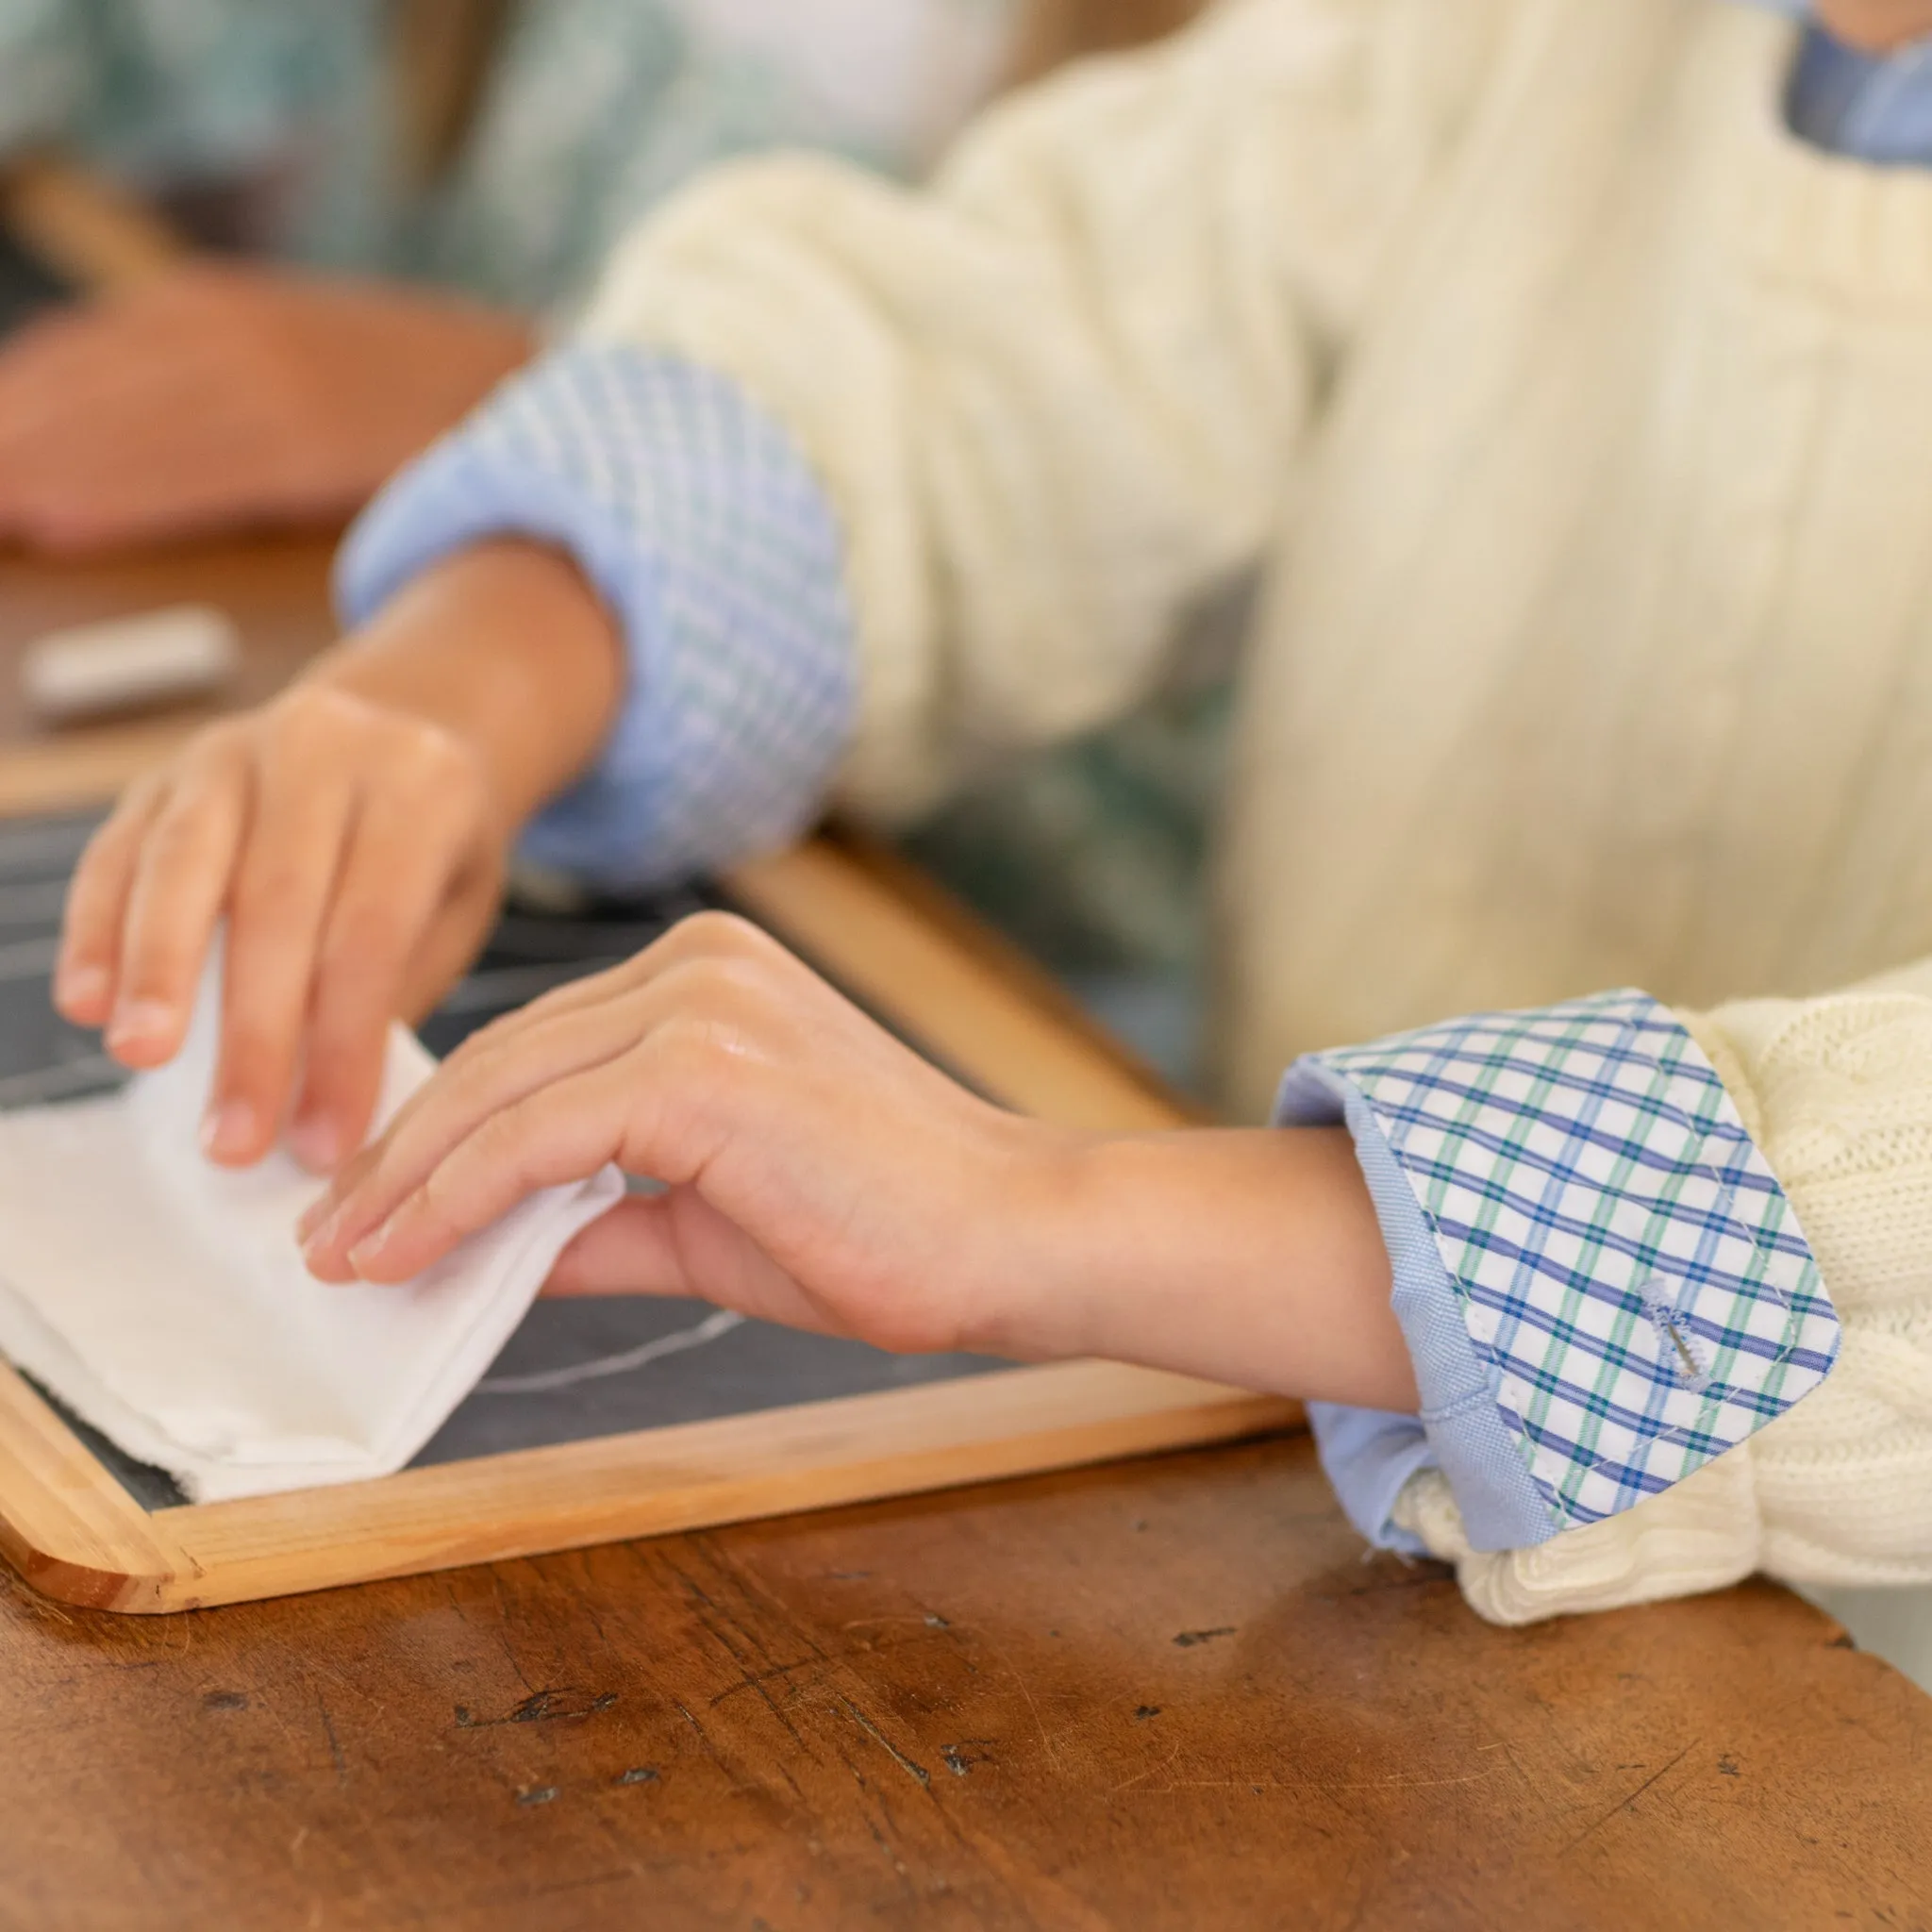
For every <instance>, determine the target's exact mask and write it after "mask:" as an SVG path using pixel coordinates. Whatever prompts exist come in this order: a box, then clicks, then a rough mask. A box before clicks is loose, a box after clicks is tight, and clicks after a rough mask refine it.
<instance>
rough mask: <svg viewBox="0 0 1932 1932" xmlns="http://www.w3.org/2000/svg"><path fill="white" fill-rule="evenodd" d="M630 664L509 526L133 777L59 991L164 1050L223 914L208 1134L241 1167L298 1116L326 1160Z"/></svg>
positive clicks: (76, 913) (73, 930)
mask: <svg viewBox="0 0 1932 1932" xmlns="http://www.w3.org/2000/svg"><path fill="white" fill-rule="evenodd" d="M622 667H623V656H622V652H621V651H620V649H619V647H618V642H617V637H616V633H615V630H614V628H613V626H612V624H611V621H610V619H609V616H608V613H607V612H606V611H605V610H604V608H603V607H602V605H601V604H600V603H599V602H598V600H597V598H596V596H595V595H594V593H593V592H592V591H591V588H590V586H589V585H588V584H587V583H585V581H584V580H583V578H582V577H581V576H580V575H578V573H577V571H576V569H575V566H573V565H572V564H571V563H570V562H569V561H567V560H566V559H565V558H562V557H560V556H558V554H556V553H555V552H553V551H549V550H545V549H542V548H541V547H538V546H535V545H531V544H527V543H522V542H516V541H508V540H506V541H498V542H491V543H485V544H479V545H478V546H477V547H476V548H475V549H474V550H469V551H465V552H462V553H460V554H459V555H458V556H456V557H453V558H449V559H447V560H446V561H445V562H443V563H441V564H439V565H437V566H436V567H435V568H434V569H432V570H430V571H427V572H425V574H424V575H422V576H420V577H418V578H416V579H415V580H414V581H413V582H412V583H411V584H410V585H409V586H408V588H407V589H406V590H405V591H402V592H401V593H400V594H399V595H398V596H397V597H396V599H395V600H394V601H393V602H392V603H391V605H389V606H388V607H387V608H385V609H384V610H383V611H382V612H381V614H380V615H379V616H377V618H376V619H375V621H374V623H372V624H371V625H369V626H368V627H367V629H365V630H364V631H362V632H361V633H359V634H358V636H357V637H355V638H353V639H351V640H350V641H347V642H345V643H344V644H342V645H340V646H339V647H338V648H337V649H336V650H335V651H334V652H332V653H331V654H329V656H328V657H327V658H325V659H324V660H323V661H322V662H321V663H320V664H319V665H318V667H317V669H316V670H315V672H314V673H312V674H311V675H310V676H309V677H308V679H307V680H306V681H305V682H304V683H303V684H301V685H298V686H297V687H296V688H295V689H294V690H293V691H290V692H289V693H288V694H287V695H286V696H284V697H282V698H280V699H278V700H277V701H276V702H275V703H274V704H272V705H270V706H268V707H267V708H265V709H263V710H260V711H257V712H254V713H251V714H249V715H247V716H243V717H240V718H236V719H233V720H230V721H228V722H226V723H224V724H217V725H214V726H212V727H211V728H210V729H208V731H205V732H203V733H202V734H201V736H200V737H198V738H197V739H195V740H194V741H192V743H191V744H190V746H189V747H188V749H187V750H186V751H184V752H183V753H182V754H181V755H180V756H179V757H177V758H175V759H174V760H173V762H172V763H170V764H168V765H167V766H165V767H164V768H163V769H162V770H161V771H159V772H158V773H157V774H153V775H152V776H150V777H148V778H147V779H145V780H142V782H140V783H139V784H137V785H136V786H135V788H134V789H133V790H132V791H130V792H129V793H128V794H127V796H126V797H125V799H124V800H123V801H122V803H121V806H120V808H118V809H117V810H116V811H115V813H114V815H113V817H112V818H111V819H109V820H108V823H107V824H106V825H104V826H103V827H102V828H101V830H100V831H99V833H97V834H96V835H95V838H94V840H93V842H92V844H91V845H90V846H89V847H88V850H87V854H86V856H85V858H83V859H82V861H81V864H80V868H79V870H78V872H77V873H76V874H75V880H74V885H73V888H72V890H71V891H70V893H69V896H68V902H67V924H66V935H65V939H64V941H63V943H62V947H61V954H60V961H59V965H58V969H57V971H56V974H55V981H54V996H55V1000H56V1003H57V1004H58V1007H59V1008H60V1010H61V1012H63V1013H64V1014H65V1015H66V1016H67V1017H68V1018H69V1019H70V1020H72V1021H74V1022H75V1024H79V1025H83V1026H105V1027H106V1028H107V1044H108V1051H109V1052H111V1053H112V1054H114V1056H115V1057H116V1058H119V1059H121V1060H123V1061H124V1062H125V1063H126V1064H127V1065H128V1066H130V1067H153V1066H158V1065H160V1064H161V1063H162V1062H163V1061H165V1060H168V1059H170V1058H173V1057H174V1055H175V1052H176V1051H177V1050H178V1049H179V1047H180V1044H181V1041H182V1038H183V1036H184V1035H185V1033H186V1031H187V1027H188V1021H189V1017H190V1009H191V1004H192V999H193V995H194V990H195V987H196V984H197V982H198V981H199V978H200V975H201V970H202V965H203V962H204V960H205V959H206V958H207V955H208V944H209V941H210V940H211V939H212V937H213V934H214V930H215V926H216V924H217V923H218V922H219V921H221V920H224V919H225V920H226V922H227V949H226V957H225V978H224V1007H223V1015H222V1049H221V1061H220V1066H219V1067H218V1069H217V1072H216V1076H215V1087H214V1091H213V1093H212V1095H211V1096H210V1098H209V1103H208V1130H207V1145H208V1153H209V1154H210V1156H211V1157H212V1158H215V1159H217V1160H220V1161H223V1162H225V1163H227V1164H230V1165H236V1166H241V1165H245V1164H247V1163H248V1162H250V1161H254V1160H258V1159H259V1158H261V1156H262V1155H264V1154H266V1153H267V1152H268V1150H269V1148H270V1147H271V1146H273V1145H274V1144H275V1138H276V1135H277V1133H278V1131H280V1130H281V1129H282V1127H283V1125H284V1124H285V1123H286V1124H287V1127H288V1138H289V1142H290V1145H291V1149H292V1151H293V1152H294V1153H295V1154H296V1155H297V1157H298V1158H301V1159H303V1160H304V1161H306V1162H307V1163H308V1165H309V1166H311V1167H313V1168H316V1169H318V1170H326V1169H331V1168H333V1167H334V1166H335V1165H336V1163H337V1162H338V1161H339V1160H340V1159H341V1158H342V1157H343V1156H344V1155H346V1154H348V1153H350V1152H352V1151H353V1150H354V1149H355V1148H357V1147H358V1146H359V1145H360V1144H361V1141H362V1136H363V1134H364V1133H365V1132H366V1131H367V1128H368V1124H369V1117H370V1114H371V1111H372V1110H373V1108H374V1107H375V1097H376V1089H377V1085H378V1083H379V1079H380V1074H381V1069H382V1058H383V1049H384V1041H385V1036H386V1034H387V1032H388V1028H389V1024H390V1022H391V1020H393V1019H397V1018H403V1019H414V1018H416V1017H417V1016H419V1015H420V1014H421V1013H422V1012H424V1011H425V1010H426V1009H427V1008H429V1007H430V1006H432V1005H433V1004H434V1003H435V1001H436V1000H437V998H438V997H439V996H440V995H441V993H442V991H444V990H445V989H446V988H447V986H448V985H449V983H450V982H451V981H452V980H453V979H454V978H455V977H456V976H457V974H458V973H460V972H461V971H462V969H463V967H464V966H465V965H466V964H467V962H468V961H469V959H470V958H471V956H472V954H473V953H474V952H475V948H476V945H477V943H478V941H480V940H481V939H482V938H483V936H484V934H485V932H486V931H487V929H488V927H489V924H490V920H491V915H492V913H493V912H494V910H495V907H496V902H497V894H498V889H499V886H500V884H501V881H502V877H503V872H504V866H505V862H506V855H507V853H508V846H509V841H510V840H511V838H512V837H513V835H514V833H515V831H516V828H517V827H518V826H519V825H521V824H522V823H523V821H524V820H525V817H527V815H528V814H529V813H530V812H531V811H533V810H534V809H535V808H537V806H538V805H540V804H541V802H542V801H543V800H544V799H546V798H548V797H550V796H551V795H552V794H553V793H554V792H555V791H557V790H558V788H559V787H560V786H562V785H563V784H565V783H566V782H567V781H568V780H569V779H570V778H571V777H572V776H573V775H574V774H575V773H576V772H578V771H579V770H581V769H582V768H583V766H584V765H585V763H586V762H587V761H588V760H589V759H590V758H591V757H592V756H593V755H594V753H595V751H596V748H597V746H598V744H599V743H600V742H601V741H602V740H603V738H604V736H605V734H606V733H607V732H608V728H609V723H610V719H611V718H612V716H613V715H614V714H615V711H616V708H617V706H618V704H619V702H620V700H621V696H622V690H623V668H622ZM298 1087H299V1091H298ZM291 1104H292V1111H291Z"/></svg>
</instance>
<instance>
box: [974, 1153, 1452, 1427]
mask: <svg viewBox="0 0 1932 1932" xmlns="http://www.w3.org/2000/svg"><path fill="white" fill-rule="evenodd" d="M1030 1195H1031V1200H1032V1203H1033V1206H1032V1208H1031V1211H1030V1213H1029V1214H1027V1215H1026V1216H1024V1220H1023V1219H1022V1218H1018V1217H1016V1221H1015V1224H1014V1226H1015V1239H1014V1240H1013V1242H1012V1246H1011V1252H1010V1253H1009V1255H1008V1257H1006V1258H1005V1261H1004V1264H1003V1270H1002V1272H1003V1274H1004V1275H1005V1276H1006V1278H1008V1280H1010V1281H1011V1282H1012V1283H1014V1284H1015V1286H1014V1287H1013V1289H1012V1290H1011V1291H1009V1292H1010V1294H1011V1295H1012V1297H1013V1299H1012V1301H1011V1303H1010V1304H1009V1305H1007V1306H1005V1307H1003V1309H1002V1314H1001V1318H1000V1319H999V1320H998V1321H997V1322H995V1323H994V1324H992V1326H993V1327H994V1329H995V1330H996V1331H997V1332H996V1333H995V1334H993V1335H991V1336H990V1337H989V1338H988V1340H987V1341H985V1342H983V1343H982V1344H981V1345H983V1346H991V1347H996V1348H999V1349H1001V1350H1002V1351H1004V1352H1006V1353H1008V1354H1012V1355H1016V1356H1019V1357H1024V1358H1028V1359H1044V1358H1059V1357H1071V1356H1100V1357H1108V1358H1111V1359H1116V1360H1124V1361H1135V1362H1142V1363H1146V1364H1148V1365H1149V1366H1152V1367H1158V1368H1168V1369H1174V1370H1178V1371H1180V1372H1182V1373H1185V1374H1198V1375H1201V1376H1204V1377H1206V1378H1208V1379H1209V1380H1213V1381H1221V1382H1229V1383H1234V1384H1237V1385H1240V1386H1242V1387H1247V1388H1255V1389H1263V1390H1267V1391H1272V1392H1275V1393H1280V1394H1285V1395H1295V1396H1305V1397H1309V1398H1313V1399H1321V1400H1327V1401H1340V1402H1358V1403H1362V1404H1364V1405H1366V1406H1369V1407H1387V1408H1413V1407H1414V1406H1415V1387H1414V1377H1413V1371H1412V1369H1411V1367H1410V1363H1409V1358H1408V1352H1407V1345H1406V1344H1405V1343H1404V1341H1403V1339H1402V1333H1401V1329H1400V1327H1399V1326H1398V1324H1396V1321H1395V1317H1394V1314H1393V1311H1392V1309H1391V1307H1390V1300H1389V1296H1390V1278H1389V1258H1388V1251H1387V1248H1386V1245H1385V1243H1384V1241H1383V1239H1382V1233H1381V1228H1380V1226H1379V1224H1378V1223H1377V1222H1376V1219H1375V1214H1374V1205H1373V1203H1372V1202H1371V1200H1370V1198H1369V1195H1368V1190H1367V1186H1366V1184H1365V1183H1364V1181H1363V1179H1362V1176H1361V1171H1360V1168H1359V1166H1358V1165H1357V1161H1356V1158H1355V1151H1354V1148H1353V1146H1352V1145H1351V1143H1350V1141H1349V1140H1348V1137H1347V1135H1346V1133H1344V1132H1343V1131H1342V1130H1341V1129H1339V1128H1333V1129H1330V1128H1269V1129H1257V1130H1247V1131H1241V1130H1212V1129H1195V1130H1192V1131H1186V1132H1181V1133H1174V1134H1158V1135H1141V1136H1134V1137H1123V1138H1120V1139H1111V1140H1092V1141H1063V1142H1060V1143H1059V1144H1058V1145H1055V1146H1053V1147H1051V1148H1050V1149H1047V1150H1043V1158H1041V1161H1040V1163H1039V1166H1038V1170H1037V1173H1036V1175H1035V1180H1034V1183H1033V1185H1032V1187H1031V1190H1030Z"/></svg>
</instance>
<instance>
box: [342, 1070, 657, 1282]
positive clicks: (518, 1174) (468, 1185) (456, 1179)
mask: <svg viewBox="0 0 1932 1932" xmlns="http://www.w3.org/2000/svg"><path fill="white" fill-rule="evenodd" d="M636 1085H637V1069H636V1068H635V1066H634V1065H633V1064H632V1060H631V1058H630V1057H629V1056H626V1057H625V1058H621V1059H616V1060H609V1061H607V1062H605V1063H604V1064H603V1065H602V1066H598V1067H595V1068H592V1069H591V1071H589V1072H588V1073H584V1074H573V1075H572V1076H571V1077H570V1078H568V1079H564V1080H559V1081H558V1082H556V1083H555V1084H554V1085H552V1086H549V1087H545V1088H543V1089H541V1091H538V1092H536V1093H533V1094H531V1095H529V1096H528V1097H527V1098H526V1099H524V1100H520V1101H519V1102H517V1104H516V1105H515V1106H514V1107H511V1108H506V1109H505V1110H504V1111H503V1112H502V1113H496V1114H491V1116H490V1117H489V1119H487V1120H486V1121H484V1122H483V1123H482V1124H480V1125H479V1126H478V1127H477V1128H476V1130H475V1132H474V1133H473V1134H471V1135H470V1136H469V1137H468V1138H467V1139H466V1140H464V1141H460V1142H459V1143H458V1145H457V1146H456V1147H455V1148H454V1149H452V1150H451V1152H450V1154H449V1155H448V1157H447V1158H445V1159H443V1160H442V1161H441V1163H440V1164H439V1165H438V1166H437V1167H436V1168H435V1169H434V1171H433V1172H432V1173H431V1174H429V1175H428V1177H427V1178H426V1179H425V1181H424V1182H423V1184H422V1185H421V1186H420V1187H418V1188H416V1189H415V1190H414V1191H412V1192H410V1193H409V1194H408V1196H407V1197H406V1198H405V1199H404V1200H403V1201H402V1203H401V1204H400V1205H399V1206H398V1207H397V1208H395V1210H394V1211H393V1212H392V1213H391V1214H390V1215H389V1216H388V1217H387V1219H385V1220H384V1221H383V1222H382V1223H381V1224H379V1225H377V1226H375V1228H374V1229H373V1230H370V1231H368V1232H357V1233H353V1234H347V1235H346V1238H345V1231H344V1230H343V1229H341V1228H336V1229H333V1230H332V1231H331V1235H332V1239H325V1241H318V1242H316V1243H313V1244H311V1246H310V1247H309V1248H308V1249H306V1250H305V1258H306V1259H307V1260H308V1265H309V1267H310V1269H311V1270H312V1271H313V1272H314V1273H315V1274H319V1275H321V1276H322V1278H323V1279H325V1280H327V1279H341V1278H342V1277H341V1275H340V1274H334V1273H332V1272H329V1271H328V1270H327V1266H326V1264H328V1263H331V1262H334V1263H337V1264H338V1265H340V1266H342V1267H345V1268H346V1270H347V1271H348V1273H350V1274H353V1275H354V1276H355V1277H356V1278H358V1279H359V1280H363V1281H378V1282H396V1281H408V1280H409V1279H410V1278H411V1277H412V1276H414V1275H417V1274H421V1273H422V1272H423V1271H424V1270H425V1268H431V1267H434V1266H435V1264H436V1263H437V1262H438V1261H440V1260H441V1259H442V1257H444V1256H445V1255H447V1254H448V1253H449V1252H450V1250H451V1249H453V1248H455V1247H456V1246H458V1244H459V1243H460V1242H462V1241H466V1240H467V1239H468V1238H469V1237H470V1236H471V1235H473V1234H475V1233H477V1232H478V1231H479V1230H480V1229H482V1228H486V1227H488V1226H490V1225H491V1224H492V1223H493V1222H496V1221H499V1220H501V1219H502V1217H503V1216H504V1215H506V1214H507V1213H508V1212H509V1210H510V1209H511V1208H514V1207H515V1206H516V1205H517V1204H518V1203H519V1202H520V1201H524V1200H526V1199H527V1198H528V1197H529V1196H530V1195H532V1194H535V1193H540V1192H541V1191H542V1190H544V1189H545V1188H553V1187H562V1186H566V1185H568V1184H570V1183H573V1182H577V1181H583V1180H588V1179H589V1178H590V1176H591V1174H595V1173H597V1172H598V1170H599V1169H600V1168H602V1167H604V1166H605V1165H606V1164H607V1163H608V1161H609V1160H610V1159H611V1158H612V1156H613V1155H614V1154H616V1153H617V1151H618V1150H619V1149H620V1148H621V1147H622V1146H623V1144H624V1141H625V1131H626V1124H627V1120H628V1116H629V1114H630V1111H631V1109H632V1108H633V1107H634V1105H635V1104H636V1100H637V1094H636V1091H635V1089H636Z"/></svg>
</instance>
